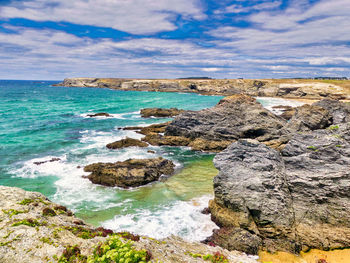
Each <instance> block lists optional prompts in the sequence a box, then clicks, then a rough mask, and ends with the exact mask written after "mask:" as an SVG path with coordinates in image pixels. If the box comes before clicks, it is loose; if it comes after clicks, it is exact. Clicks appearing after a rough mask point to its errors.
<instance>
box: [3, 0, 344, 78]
mask: <svg viewBox="0 0 350 263" xmlns="http://www.w3.org/2000/svg"><path fill="white" fill-rule="evenodd" d="M319 75H322V76H348V77H350V1H349V0H271V1H266V0H250V1H248V0H247V1H245V0H236V1H227V0H221V1H214V0H25V1H20V0H0V78H1V79H52V80H60V79H63V78H65V77H131V78H178V77H189V76H209V77H214V78H239V77H244V78H284V77H314V76H319Z"/></svg>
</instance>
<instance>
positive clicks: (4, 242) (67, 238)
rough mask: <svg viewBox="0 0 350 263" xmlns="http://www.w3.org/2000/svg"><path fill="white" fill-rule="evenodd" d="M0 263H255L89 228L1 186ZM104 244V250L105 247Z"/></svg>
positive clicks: (31, 195) (38, 197)
mask: <svg viewBox="0 0 350 263" xmlns="http://www.w3.org/2000/svg"><path fill="white" fill-rule="evenodd" d="M0 207H1V211H0V262H1V263H39V262H60V263H63V262H89V263H90V262H102V261H98V260H99V259H101V258H103V257H105V258H110V259H112V260H111V261H103V262H124V261H122V259H124V260H126V259H127V258H131V257H132V259H133V261H131V262H158V261H159V262H210V259H211V258H214V257H217V258H220V257H221V258H223V259H225V260H226V261H220V262H237V263H238V262H244V263H245V262H246V263H253V262H257V261H256V260H254V259H252V258H251V257H248V256H246V255H245V254H243V253H240V252H229V251H227V250H224V249H221V248H218V247H210V246H207V245H204V244H200V243H189V242H185V241H184V240H182V239H181V238H178V237H169V238H166V239H163V240H155V239H152V238H148V237H140V236H137V235H133V234H130V233H127V232H124V233H113V231H111V230H108V229H104V228H93V227H92V226H90V225H87V224H85V223H84V222H83V221H82V220H80V219H78V218H76V217H75V216H74V215H73V213H72V212H71V211H69V210H68V209H67V208H66V207H64V206H60V205H57V204H55V203H52V202H51V201H50V200H48V199H47V198H46V197H45V196H43V195H42V194H40V193H35V192H27V191H24V190H22V189H19V188H14V187H4V186H0ZM106 242H108V244H107V243H106Z"/></svg>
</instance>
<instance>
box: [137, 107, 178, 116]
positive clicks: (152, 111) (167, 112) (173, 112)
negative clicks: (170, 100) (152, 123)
mask: <svg viewBox="0 0 350 263" xmlns="http://www.w3.org/2000/svg"><path fill="white" fill-rule="evenodd" d="M183 112H184V110H179V109H177V108H170V109H162V108H145V109H142V110H141V117H143V118H149V117H157V118H164V117H174V116H177V115H179V114H181V113H183Z"/></svg>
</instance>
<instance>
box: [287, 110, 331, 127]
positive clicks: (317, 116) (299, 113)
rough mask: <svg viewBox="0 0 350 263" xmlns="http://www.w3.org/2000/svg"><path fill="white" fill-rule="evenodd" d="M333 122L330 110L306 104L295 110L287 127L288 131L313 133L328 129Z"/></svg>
mask: <svg viewBox="0 0 350 263" xmlns="http://www.w3.org/2000/svg"><path fill="white" fill-rule="evenodd" d="M332 122H333V118H332V115H331V114H330V112H329V111H328V110H326V109H324V108H322V107H319V106H316V105H308V104H305V105H303V106H300V107H297V108H295V113H294V115H293V117H292V118H291V119H290V121H289V123H288V124H287V125H286V129H287V130H290V131H293V132H299V131H309V130H311V131H313V130H317V129H324V128H327V127H328V126H330V125H331V124H332Z"/></svg>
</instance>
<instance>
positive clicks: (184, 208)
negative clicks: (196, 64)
mask: <svg viewBox="0 0 350 263" xmlns="http://www.w3.org/2000/svg"><path fill="white" fill-rule="evenodd" d="M212 198H213V196H210V195H206V196H202V197H199V198H194V199H192V200H190V201H187V202H185V201H176V202H174V203H173V204H170V205H167V206H162V207H159V209H158V210H157V211H154V212H152V211H149V210H146V209H139V210H137V211H135V213H133V214H128V215H116V216H115V217H114V218H113V219H111V220H108V221H105V222H103V223H102V226H103V227H105V228H109V229H112V230H115V231H130V232H133V233H137V234H140V235H146V236H149V237H153V238H158V239H159V238H165V237H168V236H171V235H177V236H181V237H182V238H184V239H185V240H188V241H201V240H204V239H205V238H206V237H208V236H210V235H212V231H213V230H214V229H218V227H217V226H216V225H215V224H214V223H213V222H212V221H211V220H210V215H204V214H202V213H201V211H202V210H203V209H204V208H205V207H207V206H208V202H209V200H210V199H212Z"/></svg>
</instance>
